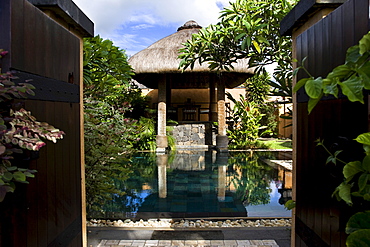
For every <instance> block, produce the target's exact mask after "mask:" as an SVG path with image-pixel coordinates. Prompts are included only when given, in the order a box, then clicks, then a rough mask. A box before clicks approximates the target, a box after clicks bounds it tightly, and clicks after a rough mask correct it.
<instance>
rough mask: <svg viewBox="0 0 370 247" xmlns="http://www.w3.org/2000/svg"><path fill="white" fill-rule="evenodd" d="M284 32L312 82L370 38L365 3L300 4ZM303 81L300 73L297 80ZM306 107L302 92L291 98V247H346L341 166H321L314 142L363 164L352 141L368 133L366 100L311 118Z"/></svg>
mask: <svg viewBox="0 0 370 247" xmlns="http://www.w3.org/2000/svg"><path fill="white" fill-rule="evenodd" d="M323 2H325V4H323ZM341 2H344V3H343V4H342V5H341ZM320 3H321V4H320ZM337 5H341V6H340V7H338V8H336V7H337ZM332 10H334V11H333V12H331V11H332ZM329 12H331V13H330V14H328V15H327V13H329ZM326 15H327V16H326ZM324 16H326V17H325V18H323V17H324ZM307 27H309V28H307ZM282 30H283V31H284V34H285V35H290V34H292V35H293V43H294V45H293V46H294V47H293V57H294V58H297V59H298V61H302V59H303V58H305V57H307V60H306V63H305V67H306V68H307V69H308V71H309V72H310V73H311V74H312V75H313V76H315V77H318V76H322V77H326V76H327V74H328V73H329V72H330V71H332V69H333V68H335V67H336V66H338V65H340V64H343V63H344V61H345V56H346V51H347V49H348V48H349V47H351V46H353V45H356V44H358V41H359V40H360V39H361V38H362V36H363V35H364V34H366V33H367V32H368V30H369V1H368V0H348V1H344V0H343V1H338V0H331V1H330V0H329V1H312V0H302V1H300V2H299V4H298V5H297V6H296V7H295V8H294V9H293V10H292V12H291V13H289V15H288V16H287V17H286V18H285V20H284V21H283V22H282ZM306 77H308V75H307V74H305V73H303V72H302V73H299V74H298V78H297V80H299V79H301V78H306ZM307 101H308V97H307V95H306V94H305V92H304V91H303V90H301V91H299V92H298V93H297V94H295V95H294V113H295V115H294V122H293V126H294V132H293V138H294V153H295V157H294V164H295V166H294V174H295V180H296V182H295V199H296V203H297V206H296V209H295V215H294V221H295V226H294V229H293V235H292V239H293V241H292V246H297V247H300V246H332V247H334V246H345V239H346V234H345V232H344V229H345V224H346V222H347V220H348V218H349V216H350V215H351V214H353V211H352V210H353V209H351V208H350V207H348V206H347V205H345V203H344V202H337V201H336V199H335V198H332V193H333V192H334V189H335V187H336V186H338V185H339V184H340V183H341V182H342V181H343V175H342V168H343V166H342V165H340V164H338V165H333V164H327V165H325V163H326V159H327V157H328V154H327V153H326V152H325V151H324V149H323V148H322V147H317V146H316V143H315V140H317V139H318V138H320V139H324V140H325V143H326V144H327V145H328V146H329V147H330V148H332V149H336V150H345V151H344V152H343V154H341V155H347V157H344V156H342V158H343V159H344V160H347V161H351V160H359V159H362V158H363V152H362V147H361V145H356V144H355V142H354V141H353V139H354V138H356V137H357V136H358V135H359V134H361V133H363V132H366V131H368V105H367V100H366V103H365V104H360V103H351V102H349V101H348V100H347V99H345V98H340V99H333V98H326V99H324V100H322V101H321V102H319V104H318V105H317V106H316V107H315V109H314V110H313V111H312V113H311V114H310V115H308V114H307Z"/></svg>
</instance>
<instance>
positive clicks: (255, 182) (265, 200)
mask: <svg viewBox="0 0 370 247" xmlns="http://www.w3.org/2000/svg"><path fill="white" fill-rule="evenodd" d="M290 158H291V152H253V151H252V152H232V151H230V152H229V153H226V154H225V153H220V154H218V153H216V152H214V151H207V152H205V151H178V152H177V153H173V154H161V155H155V154H152V153H139V154H137V155H135V156H134V157H132V158H131V160H130V163H131V164H130V165H131V167H133V168H135V170H134V171H133V174H132V175H131V176H130V179H128V180H126V181H116V183H117V185H119V187H120V188H121V190H122V191H123V192H125V195H123V196H118V195H115V196H114V200H113V201H109V202H106V204H105V206H104V208H103V211H104V214H102V213H101V212H100V213H99V214H98V213H96V215H95V216H96V217H106V218H143V219H146V218H163V217H165V218H167V217H173V218H175V217H176V218H177V217H247V216H248V217H290V216H291V213H290V211H287V210H285V209H284V206H283V204H284V203H285V201H286V200H289V199H291V189H292V172H291V167H289V165H290V163H289V161H288V160H290Z"/></svg>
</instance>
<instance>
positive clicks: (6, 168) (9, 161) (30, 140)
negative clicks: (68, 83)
mask: <svg viewBox="0 0 370 247" xmlns="http://www.w3.org/2000/svg"><path fill="white" fill-rule="evenodd" d="M6 54H7V52H6V51H4V50H2V49H0V58H2V57H3V56H5V55H6ZM15 79H18V78H17V77H16V76H14V75H13V73H11V72H7V73H5V74H0V159H1V163H0V202H2V201H3V200H4V198H5V196H6V194H7V193H8V192H14V190H15V188H16V184H15V183H16V182H18V183H26V184H27V183H28V181H27V180H26V179H27V178H33V177H34V173H35V172H36V170H31V169H28V168H23V167H18V165H17V164H16V162H15V161H16V159H15V155H16V154H19V153H22V152H23V150H29V151H39V150H40V148H41V147H43V146H45V145H46V144H45V142H44V140H50V141H52V142H54V143H55V142H56V141H57V139H62V138H63V135H64V132H63V131H60V130H59V129H56V128H54V127H53V126H52V125H50V124H48V123H45V122H38V121H37V120H36V118H35V117H34V116H32V115H31V112H29V111H26V110H25V109H23V108H20V109H12V107H14V105H12V100H13V99H14V98H26V97H27V95H34V92H33V91H32V90H33V89H34V87H33V86H32V85H31V84H29V83H18V84H16V83H14V82H13V80H15Z"/></svg>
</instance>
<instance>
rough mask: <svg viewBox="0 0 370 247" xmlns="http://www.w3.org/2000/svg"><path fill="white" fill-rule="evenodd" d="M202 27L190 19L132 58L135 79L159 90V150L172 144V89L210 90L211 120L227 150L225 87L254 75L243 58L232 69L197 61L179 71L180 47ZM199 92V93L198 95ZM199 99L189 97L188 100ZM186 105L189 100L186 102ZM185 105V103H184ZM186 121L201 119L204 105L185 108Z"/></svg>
mask: <svg viewBox="0 0 370 247" xmlns="http://www.w3.org/2000/svg"><path fill="white" fill-rule="evenodd" d="M201 28H202V27H201V26H199V25H198V24H197V23H196V22H195V21H188V22H186V23H185V24H184V25H183V26H181V27H179V28H178V30H177V32H176V33H174V34H172V35H169V36H167V37H165V38H163V39H161V40H159V41H157V42H155V43H154V44H152V45H150V46H149V47H148V48H146V49H144V50H142V51H140V52H138V53H136V54H135V55H133V56H132V57H131V58H130V59H129V63H130V65H131V66H132V67H133V69H134V70H135V73H136V75H135V76H134V79H135V80H137V81H138V82H139V83H141V84H143V85H145V86H146V87H148V88H153V89H158V106H157V107H158V135H157V147H158V148H157V152H164V151H165V150H166V148H167V147H168V144H167V137H166V115H167V111H168V110H169V109H171V110H175V111H176V110H178V108H176V107H175V109H172V108H171V102H172V100H171V99H172V98H173V96H172V95H171V89H193V90H194V91H196V90H198V89H209V96H208V99H209V100H208V104H207V107H206V108H207V109H206V111H204V112H207V114H208V119H207V120H208V121H217V122H218V135H217V136H216V148H217V149H218V150H219V151H227V145H228V138H227V136H226V118H225V111H226V109H225V88H234V87H237V86H239V85H240V84H242V83H243V82H244V81H245V80H246V79H247V78H249V77H251V76H252V75H253V69H251V68H248V62H247V60H239V61H238V63H236V64H235V65H233V66H234V70H232V71H223V72H222V73H219V74H217V73H216V72H214V71H210V69H209V68H208V65H207V64H202V65H200V64H196V65H195V66H194V68H193V69H192V70H190V69H187V70H185V71H184V72H182V71H181V70H179V68H178V67H179V64H180V59H179V58H178V55H179V49H181V48H182V47H183V45H182V44H183V43H185V42H186V41H187V40H189V39H191V36H192V34H194V33H198V32H199V30H200V29H201ZM216 91H217V93H216ZM194 95H195V94H194ZM196 100H197V99H195V98H192V99H188V102H187V103H191V102H196ZM184 104H186V102H185V103H184ZM184 104H183V105H184ZM187 111H189V113H194V114H193V116H192V118H189V119H186V118H187V117H188V116H186V112H187ZM182 112H183V114H184V115H183V117H184V118H185V119H183V120H195V121H196V120H199V117H198V118H197V117H194V116H195V115H197V116H199V114H200V107H196V106H194V108H191V109H190V110H186V109H184V108H183V109H182Z"/></svg>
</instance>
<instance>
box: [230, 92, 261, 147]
mask: <svg viewBox="0 0 370 247" xmlns="http://www.w3.org/2000/svg"><path fill="white" fill-rule="evenodd" d="M227 97H228V98H229V99H230V100H231V101H232V102H233V103H234V108H233V111H232V113H231V116H230V119H228V121H229V124H228V130H227V134H228V137H229V147H230V148H231V149H235V148H243V149H244V148H254V147H256V146H257V145H258V142H257V138H258V137H259V135H258V133H259V130H260V129H262V128H263V127H262V126H261V125H260V122H261V119H262V114H261V113H260V112H259V110H258V107H257V105H256V103H254V102H249V101H247V100H246V99H245V98H244V97H243V96H242V95H241V96H240V100H239V101H237V100H236V99H234V98H233V97H232V95H231V94H230V93H227Z"/></svg>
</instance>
